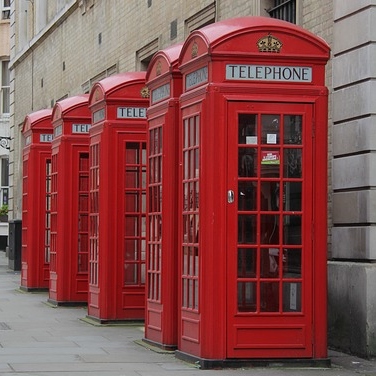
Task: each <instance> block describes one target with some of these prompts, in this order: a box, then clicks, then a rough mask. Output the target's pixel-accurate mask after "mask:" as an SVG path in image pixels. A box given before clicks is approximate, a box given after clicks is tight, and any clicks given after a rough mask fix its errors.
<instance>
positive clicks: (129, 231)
mask: <svg viewBox="0 0 376 376" xmlns="http://www.w3.org/2000/svg"><path fill="white" fill-rule="evenodd" d="M124 233H125V236H136V235H137V234H138V216H137V215H135V216H131V215H127V216H126V217H125V229H124Z"/></svg>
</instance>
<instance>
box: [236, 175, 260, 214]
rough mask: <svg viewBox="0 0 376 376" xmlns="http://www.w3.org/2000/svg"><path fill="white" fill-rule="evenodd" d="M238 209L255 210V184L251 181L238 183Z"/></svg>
mask: <svg viewBox="0 0 376 376" xmlns="http://www.w3.org/2000/svg"><path fill="white" fill-rule="evenodd" d="M238 195H239V198H238V209H239V210H256V209H257V201H256V200H257V183H256V182H252V181H239V187H238Z"/></svg>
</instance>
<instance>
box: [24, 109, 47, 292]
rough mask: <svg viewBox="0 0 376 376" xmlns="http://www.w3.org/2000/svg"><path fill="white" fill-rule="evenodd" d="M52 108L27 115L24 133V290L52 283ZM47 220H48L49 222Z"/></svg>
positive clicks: (39, 287) (41, 287) (42, 287)
mask: <svg viewBox="0 0 376 376" xmlns="http://www.w3.org/2000/svg"><path fill="white" fill-rule="evenodd" d="M51 115H52V110H50V109H48V110H40V111H36V112H33V113H31V114H29V115H27V116H26V117H25V120H24V124H23V129H22V133H23V136H24V139H25V146H24V148H23V186H22V255H21V257H22V260H21V261H22V268H21V289H22V290H26V291H35V290H48V285H49V203H50V200H49V197H48V196H49V192H48V187H49V184H48V183H47V182H48V176H47V175H48V166H49V164H50V163H51V139H52V123H51ZM46 222H47V223H46Z"/></svg>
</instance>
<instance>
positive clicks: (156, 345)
mask: <svg viewBox="0 0 376 376" xmlns="http://www.w3.org/2000/svg"><path fill="white" fill-rule="evenodd" d="M142 342H143V343H145V344H146V345H147V347H148V348H155V349H156V350H155V351H156V352H158V349H159V350H164V351H168V352H174V351H175V350H176V349H177V346H174V345H165V344H163V343H158V342H154V341H151V340H150V339H147V338H143V339H142Z"/></svg>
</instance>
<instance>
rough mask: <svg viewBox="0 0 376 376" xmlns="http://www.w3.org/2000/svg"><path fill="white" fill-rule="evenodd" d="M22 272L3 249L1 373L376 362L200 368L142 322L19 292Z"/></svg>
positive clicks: (123, 374)
mask: <svg viewBox="0 0 376 376" xmlns="http://www.w3.org/2000/svg"><path fill="white" fill-rule="evenodd" d="M19 285H20V273H19V272H14V271H12V270H10V269H9V268H8V259H7V258H6V256H5V252H3V251H0V376H2V375H4V376H7V375H19V376H28V375H34V376H36V375H38V376H62V375H70V376H88V375H90V376H162V375H164V376H165V375H171V376H180V375H184V376H195V375H203V376H206V375H209V376H210V375H216V376H224V375H226V376H227V375H228V376H231V375H237V376H243V375H252V376H277V375H283V376H290V375H292V376H294V375H296V376H298V375H299V376H300V375H308V376H322V375H324V376H326V375H327V376H355V375H358V376H359V375H375V376H376V362H370V361H365V360H363V359H358V358H355V357H350V356H347V355H345V354H341V353H337V352H330V357H331V360H332V367H331V368H329V369H325V368H321V369H320V368H296V367H294V368H286V367H281V368H240V369H224V370H199V369H197V368H195V367H194V366H193V365H191V364H187V363H184V362H182V361H180V360H178V359H176V358H175V356H174V355H173V354H172V353H163V352H155V351H152V350H150V349H148V348H147V347H145V346H141V345H140V344H139V342H140V341H141V340H142V338H143V327H142V326H117V327H114V326H93V325H90V324H89V323H87V322H85V321H83V319H84V318H85V317H86V308H65V307H58V308H52V307H51V306H50V305H48V304H47V298H48V294H47V293H27V292H22V291H20V290H19Z"/></svg>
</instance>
